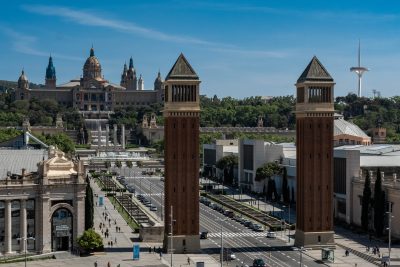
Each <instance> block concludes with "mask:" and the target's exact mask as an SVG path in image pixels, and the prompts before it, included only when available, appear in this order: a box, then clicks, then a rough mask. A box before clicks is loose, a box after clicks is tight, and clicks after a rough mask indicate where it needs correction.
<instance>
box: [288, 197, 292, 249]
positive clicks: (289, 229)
mask: <svg viewBox="0 0 400 267" xmlns="http://www.w3.org/2000/svg"><path fill="white" fill-rule="evenodd" d="M291 226H292V225H291V224H290V202H289V235H288V237H289V243H290V228H291Z"/></svg>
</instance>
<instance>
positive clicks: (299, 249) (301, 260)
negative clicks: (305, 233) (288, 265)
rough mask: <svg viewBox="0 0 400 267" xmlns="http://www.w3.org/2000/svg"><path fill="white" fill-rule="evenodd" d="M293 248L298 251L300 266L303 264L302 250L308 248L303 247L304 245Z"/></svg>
mask: <svg viewBox="0 0 400 267" xmlns="http://www.w3.org/2000/svg"><path fill="white" fill-rule="evenodd" d="M293 250H295V251H299V252H300V267H302V266H303V252H305V251H307V250H308V249H305V248H304V247H300V248H293Z"/></svg>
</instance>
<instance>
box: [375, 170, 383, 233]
mask: <svg viewBox="0 0 400 267" xmlns="http://www.w3.org/2000/svg"><path fill="white" fill-rule="evenodd" d="M384 217H385V195H384V192H383V191H382V178H381V171H380V169H379V168H378V170H377V174H376V181H375V188H374V227H375V234H376V235H377V236H378V237H380V236H382V233H383V227H384V225H383V218H384Z"/></svg>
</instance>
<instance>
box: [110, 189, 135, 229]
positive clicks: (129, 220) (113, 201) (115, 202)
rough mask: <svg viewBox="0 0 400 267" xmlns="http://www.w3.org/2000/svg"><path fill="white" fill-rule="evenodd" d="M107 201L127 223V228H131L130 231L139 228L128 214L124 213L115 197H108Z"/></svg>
mask: <svg viewBox="0 0 400 267" xmlns="http://www.w3.org/2000/svg"><path fill="white" fill-rule="evenodd" d="M108 199H109V200H110V201H111V203H112V204H113V205H114V206H115V208H116V209H117V210H118V212H119V214H121V216H122V218H124V220H125V221H126V222H127V223H128V225H129V227H131V229H132V230H134V231H135V230H136V229H139V228H140V226H139V225H138V224H137V223H136V222H135V220H132V219H131V217H130V216H129V214H128V213H127V212H126V211H125V209H124V208H123V207H122V206H121V205H120V204H119V203H118V201H117V200H116V199H115V197H113V196H108Z"/></svg>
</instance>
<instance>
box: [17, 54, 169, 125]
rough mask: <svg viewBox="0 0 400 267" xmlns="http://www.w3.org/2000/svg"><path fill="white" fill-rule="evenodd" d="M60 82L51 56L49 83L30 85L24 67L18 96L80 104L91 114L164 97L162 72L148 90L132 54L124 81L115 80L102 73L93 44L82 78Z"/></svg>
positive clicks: (138, 104)
mask: <svg viewBox="0 0 400 267" xmlns="http://www.w3.org/2000/svg"><path fill="white" fill-rule="evenodd" d="M56 82H57V76H56V68H55V66H54V63H53V58H52V57H51V56H50V58H49V63H48V66H47V68H46V75H45V86H44V87H43V88H37V89H31V88H29V81H28V77H27V75H26V74H25V71H24V70H23V71H22V73H21V75H20V77H19V79H18V87H17V88H16V89H15V92H14V93H15V95H14V98H15V99H16V100H23V99H31V98H36V99H54V100H55V101H57V102H58V103H59V104H62V105H66V106H71V107H74V108H77V109H78V110H79V111H80V112H81V113H83V114H85V115H87V116H88V117H91V116H93V115H94V114H97V115H98V114H103V113H104V114H107V113H108V112H112V111H114V110H115V109H117V108H125V107H127V106H147V105H150V104H153V103H161V102H162V101H163V100H164V93H163V90H162V86H161V85H162V82H163V81H162V78H161V74H160V72H158V74H157V77H156V78H155V80H154V87H153V89H151V90H145V89H144V79H143V77H142V75H141V74H140V75H139V78H137V76H136V69H135V67H134V65H133V59H132V58H130V60H129V68H128V67H127V66H126V64H125V65H124V67H123V70H122V75H121V81H120V84H114V83H111V82H109V81H108V80H106V79H105V78H104V76H103V75H102V67H101V64H100V61H99V60H98V58H97V57H96V56H95V54H94V49H93V47H92V48H91V49H90V54H89V57H88V58H87V59H86V61H85V64H84V65H83V75H82V76H81V78H78V79H72V80H70V81H69V82H67V83H64V84H59V85H56Z"/></svg>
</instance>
